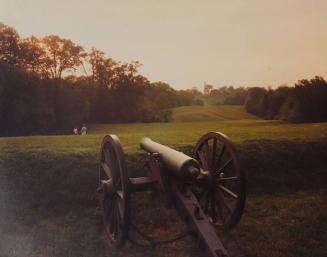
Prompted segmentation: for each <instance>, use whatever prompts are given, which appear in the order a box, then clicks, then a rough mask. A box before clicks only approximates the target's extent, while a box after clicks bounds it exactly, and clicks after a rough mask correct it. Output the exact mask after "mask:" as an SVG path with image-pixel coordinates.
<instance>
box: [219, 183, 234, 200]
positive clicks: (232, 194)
mask: <svg viewBox="0 0 327 257" xmlns="http://www.w3.org/2000/svg"><path fill="white" fill-rule="evenodd" d="M218 188H219V189H220V190H221V191H222V192H225V193H226V194H227V195H229V196H231V197H233V198H235V199H237V198H238V196H237V194H235V193H234V192H232V191H231V190H229V189H228V188H226V187H224V186H223V185H218Z"/></svg>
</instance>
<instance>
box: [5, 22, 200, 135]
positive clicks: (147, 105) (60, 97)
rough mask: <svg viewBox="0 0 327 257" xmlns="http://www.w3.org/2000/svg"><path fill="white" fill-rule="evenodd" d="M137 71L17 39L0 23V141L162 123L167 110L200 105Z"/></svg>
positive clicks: (51, 42)
mask: <svg viewBox="0 0 327 257" xmlns="http://www.w3.org/2000/svg"><path fill="white" fill-rule="evenodd" d="M140 66H141V64H140V63H139V62H137V61H135V62H131V63H121V62H117V61H115V60H113V59H112V58H109V57H107V56H106V55H105V53H104V52H102V51H100V50H98V49H96V48H92V49H91V51H90V52H89V53H87V52H86V51H85V50H84V49H83V47H82V46H80V45H78V44H76V43H74V42H72V41H71V40H70V39H65V38H61V37H59V36H56V35H49V36H45V37H43V38H36V37H34V36H32V37H28V38H21V37H20V36H19V34H18V33H17V32H16V31H15V30H14V29H13V28H11V27H9V26H7V25H5V24H3V23H0V113H1V116H0V121H1V125H0V135H18V134H20V135H22V134H35V133H67V132H70V131H71V130H72V128H73V127H75V126H81V124H82V123H86V122H97V123H102V122H103V123H108V122H110V123H117V122H120V123H125V122H153V121H162V122H167V121H169V120H170V118H171V111H170V110H169V109H170V108H173V107H176V106H183V105H192V104H195V105H201V104H202V102H201V100H199V99H196V96H197V95H198V93H199V92H197V91H196V90H179V91H178V90H174V89H172V88H171V87H170V86H169V84H167V83H164V82H154V83H150V81H149V80H148V79H147V78H146V77H144V76H142V75H140V74H139V73H138V69H139V67H140ZM85 67H90V70H89V72H88V71H87V69H86V68H85ZM78 69H82V70H83V73H84V75H81V74H80V72H79V73H77V72H76V71H77V70H78Z"/></svg>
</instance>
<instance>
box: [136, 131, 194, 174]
mask: <svg viewBox="0 0 327 257" xmlns="http://www.w3.org/2000/svg"><path fill="white" fill-rule="evenodd" d="M140 146H141V148H142V149H143V150H145V151H147V152H149V153H159V154H160V156H161V159H162V161H163V164H164V165H165V167H166V168H168V169H169V170H172V171H173V172H175V173H176V174H177V175H179V176H181V177H183V178H190V177H191V178H195V177H197V176H198V175H199V173H200V165H199V163H198V162H197V160H195V159H193V158H191V157H189V156H187V155H186V154H184V153H182V152H179V151H176V150H174V149H172V148H170V147H168V146H165V145H162V144H159V143H156V142H154V141H152V140H151V139H150V138H148V137H145V138H143V139H142V140H141V142H140Z"/></svg>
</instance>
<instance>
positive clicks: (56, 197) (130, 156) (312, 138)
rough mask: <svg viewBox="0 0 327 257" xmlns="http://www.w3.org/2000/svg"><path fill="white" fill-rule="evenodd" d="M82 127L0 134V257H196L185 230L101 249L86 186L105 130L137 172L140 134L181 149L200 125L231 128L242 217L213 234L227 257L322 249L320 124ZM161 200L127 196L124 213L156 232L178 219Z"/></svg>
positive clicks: (288, 256)
mask: <svg viewBox="0 0 327 257" xmlns="http://www.w3.org/2000/svg"><path fill="white" fill-rule="evenodd" d="M89 128H90V133H89V134H88V135H87V136H84V137H82V136H31V137H11V138H0V153H1V155H0V213H1V216H0V235H1V236H0V256H1V257H9V256H10V257H13V256H15V257H16V256H17V257H23V256H24V257H25V256H31V257H32V256H33V257H41V256H42V257H45V256H47V257H50V256H51V257H57V256H58V257H59V256H60V257H62V256H63V257H66V256H67V257H68V256H74V257H75V256H78V257H89V256H95V257H100V256H108V257H109V256H110V257H111V256H165V257H167V256H175V257H182V256H201V252H199V250H198V248H197V246H196V243H195V242H194V239H192V238H186V239H184V240H182V241H181V242H177V243H173V244H169V245H166V246H162V247H158V248H156V249H154V250H151V249H144V248H140V247H136V246H135V245H132V244H130V243H128V244H127V245H126V246H125V247H124V248H123V249H122V250H121V251H116V252H112V251H110V250H109V249H107V248H106V247H105V245H104V243H103V241H102V236H101V235H102V234H101V225H100V224H101V216H100V212H99V209H98V202H97V195H96V193H95V187H96V184H97V163H98V151H99V146H100V142H101V139H102V137H103V136H104V135H105V134H107V133H112V134H117V135H118V136H119V138H120V139H121V142H122V144H123V146H124V150H125V152H126V153H127V162H128V166H129V169H130V170H137V169H139V168H140V167H141V165H142V163H141V162H140V161H139V159H140V150H139V149H138V142H139V140H140V138H141V137H143V136H149V137H151V138H153V139H154V140H157V141H159V142H162V143H165V144H168V145H170V146H173V147H175V148H178V149H182V150H184V151H186V152H188V153H190V152H191V151H192V147H191V146H192V145H194V143H195V142H196V141H197V140H198V138H199V137H200V136H201V135H202V134H204V133H205V132H208V131H221V132H223V133H225V134H227V135H228V136H230V138H231V139H232V140H233V141H234V142H235V143H236V144H237V148H238V151H239V155H240V159H241V164H242V167H243V169H244V170H245V171H246V172H247V176H248V191H249V192H248V193H249V196H248V200H247V206H246V211H245V214H244V217H243V219H242V221H241V223H240V224H239V226H238V227H237V228H236V230H234V231H233V233H232V234H231V236H230V237H226V236H224V235H222V238H223V240H224V243H225V245H226V246H227V248H228V250H229V251H230V253H231V256H232V257H240V256H248V257H252V256H258V257H259V256H275V257H293V256H294V257H295V256H303V257H304V256H315V257H325V256H326V252H327V246H326V244H325V242H326V240H327V219H326V217H327V201H326V197H327V189H326V185H327V176H326V168H327V123H316V124H298V125H293V124H284V123H282V122H277V121H263V120H222V121H211V122H209V121H207V122H184V123H178V122H176V123H149V124H123V125H120V124H116V125H90V126H89ZM161 203H162V201H160V200H158V199H157V200H156V199H155V198H154V196H153V195H152V194H140V195H136V196H135V197H134V199H133V205H134V206H133V207H135V208H134V209H135V210H137V211H135V212H134V215H133V219H134V221H135V222H137V223H138V224H139V225H140V226H141V227H142V228H144V229H145V230H148V231H150V232H152V233H154V234H155V235H156V236H158V237H159V238H165V237H166V236H167V235H171V234H174V233H177V232H179V231H181V230H183V226H184V225H183V222H181V221H180V220H179V218H178V216H177V214H176V213H175V211H174V210H166V209H165V208H163V207H162V205H161ZM163 224H165V225H163ZM147 225H148V226H147Z"/></svg>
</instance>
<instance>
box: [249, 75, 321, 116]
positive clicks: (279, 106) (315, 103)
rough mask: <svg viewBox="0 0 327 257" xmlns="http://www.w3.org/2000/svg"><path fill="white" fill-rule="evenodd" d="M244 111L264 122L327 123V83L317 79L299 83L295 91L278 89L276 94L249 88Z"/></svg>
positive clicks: (272, 91) (270, 91)
mask: <svg viewBox="0 0 327 257" xmlns="http://www.w3.org/2000/svg"><path fill="white" fill-rule="evenodd" d="M245 108H246V110H247V111H248V112H250V113H253V114H255V115H257V116H260V117H263V118H265V119H282V120H285V121H290V122H319V121H327V82H326V81H325V80H324V79H323V78H322V77H318V76H316V77H315V78H313V79H310V80H306V79H305V80H300V81H299V82H298V83H297V84H295V87H279V88H278V89H276V90H266V89H263V88H250V89H249V90H248V95H247V99H246V103H245Z"/></svg>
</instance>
